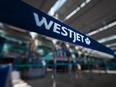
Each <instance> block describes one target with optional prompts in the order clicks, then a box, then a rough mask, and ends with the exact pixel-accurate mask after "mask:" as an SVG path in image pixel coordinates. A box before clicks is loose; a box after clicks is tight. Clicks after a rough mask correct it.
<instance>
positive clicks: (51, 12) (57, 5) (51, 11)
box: [48, 0, 67, 16]
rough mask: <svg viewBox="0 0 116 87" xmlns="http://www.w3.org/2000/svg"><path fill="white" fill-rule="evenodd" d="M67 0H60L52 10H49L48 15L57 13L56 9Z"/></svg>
mask: <svg viewBox="0 0 116 87" xmlns="http://www.w3.org/2000/svg"><path fill="white" fill-rule="evenodd" d="M66 1H67V0H58V1H57V2H56V3H55V4H54V5H53V7H52V8H51V9H50V11H49V12H48V15H50V16H53V15H54V14H55V12H56V11H58V10H59V9H60V8H61V7H62V6H63V5H64V3H65V2H66Z"/></svg>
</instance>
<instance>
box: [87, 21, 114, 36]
mask: <svg viewBox="0 0 116 87" xmlns="http://www.w3.org/2000/svg"><path fill="white" fill-rule="evenodd" d="M115 25H116V21H115V22H112V23H110V24H108V25H106V26H104V27H101V28H99V29H96V30H95V31H92V32H90V33H88V34H87V35H88V36H92V35H94V34H96V33H99V32H101V31H103V30H107V29H109V28H110V27H113V26H115Z"/></svg>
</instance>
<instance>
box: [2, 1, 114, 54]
mask: <svg viewBox="0 0 116 87" xmlns="http://www.w3.org/2000/svg"><path fill="white" fill-rule="evenodd" d="M0 11H1V12H0V22H3V23H7V24H10V25H13V26H16V27H19V28H22V29H25V30H28V31H33V32H36V33H38V34H42V35H45V36H48V37H52V38H55V39H58V40H62V41H65V42H69V43H72V44H76V45H80V46H83V47H87V48H91V49H94V50H97V51H101V52H104V53H108V54H111V55H114V52H113V51H112V50H110V49H109V48H107V47H105V46H104V45H102V44H100V43H98V42H97V41H95V40H93V39H91V38H90V37H88V36H86V35H84V34H82V33H81V32H79V31H77V30H76V29H73V28H71V27H70V26H67V25H65V24H63V23H62V22H60V21H58V20H56V19H54V18H52V17H50V16H48V15H46V14H44V13H43V12H41V11H39V10H37V9H35V8H33V7H31V6H29V5H28V4H26V3H24V2H23V1H21V0H0Z"/></svg>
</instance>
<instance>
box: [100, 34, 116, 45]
mask: <svg viewBox="0 0 116 87" xmlns="http://www.w3.org/2000/svg"><path fill="white" fill-rule="evenodd" d="M113 39H116V35H112V36H110V37H106V38H103V39H100V40H98V42H100V43H104V42H107V41H110V40H113Z"/></svg>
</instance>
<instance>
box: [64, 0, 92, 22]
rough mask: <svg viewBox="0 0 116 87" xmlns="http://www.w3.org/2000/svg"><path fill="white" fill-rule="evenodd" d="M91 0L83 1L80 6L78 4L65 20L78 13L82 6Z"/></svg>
mask: <svg viewBox="0 0 116 87" xmlns="http://www.w3.org/2000/svg"><path fill="white" fill-rule="evenodd" d="M90 1H91V0H86V1H85V2H83V3H82V4H81V5H80V6H78V7H77V8H76V9H75V10H73V11H72V12H71V13H70V14H69V15H68V16H66V18H65V19H64V20H63V21H66V20H68V19H69V18H71V17H72V16H73V15H74V14H76V13H77V12H78V11H79V10H80V9H81V8H83V7H85V5H86V4H88V3H89V2H90Z"/></svg>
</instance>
